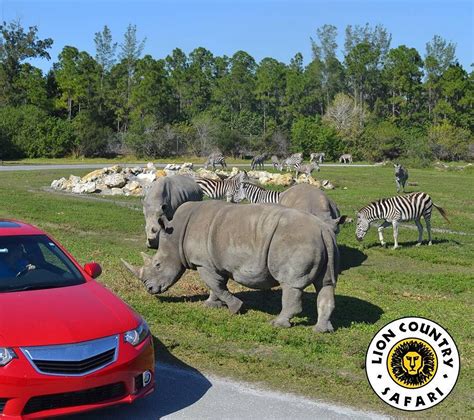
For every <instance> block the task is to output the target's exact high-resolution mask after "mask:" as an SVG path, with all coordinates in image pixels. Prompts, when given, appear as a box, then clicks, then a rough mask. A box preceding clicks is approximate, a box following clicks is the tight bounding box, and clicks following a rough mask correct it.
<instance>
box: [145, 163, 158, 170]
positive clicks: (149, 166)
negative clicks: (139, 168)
mask: <svg viewBox="0 0 474 420" xmlns="http://www.w3.org/2000/svg"><path fill="white" fill-rule="evenodd" d="M146 169H147V171H156V167H155V164H154V163H153V162H148V163H147V164H146Z"/></svg>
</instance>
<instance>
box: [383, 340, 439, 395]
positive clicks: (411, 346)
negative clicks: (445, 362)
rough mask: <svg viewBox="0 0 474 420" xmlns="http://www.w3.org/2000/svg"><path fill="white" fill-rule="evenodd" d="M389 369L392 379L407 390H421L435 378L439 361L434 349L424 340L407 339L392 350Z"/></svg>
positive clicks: (388, 363)
mask: <svg viewBox="0 0 474 420" xmlns="http://www.w3.org/2000/svg"><path fill="white" fill-rule="evenodd" d="M387 365H388V366H387V367H388V371H389V374H390V377H391V378H392V379H393V380H394V381H395V382H396V383H397V384H398V385H400V386H403V387H405V388H421V387H422V386H424V385H426V384H427V383H428V382H430V381H431V379H432V378H433V377H434V375H435V373H436V369H437V367H438V360H437V357H436V353H435V351H434V350H433V348H432V347H431V346H430V345H429V344H428V343H426V342H425V341H423V340H419V339H411V338H409V339H405V340H402V341H399V342H398V343H397V344H395V345H394V346H393V347H392V349H391V350H390V353H389V356H388V359H387Z"/></svg>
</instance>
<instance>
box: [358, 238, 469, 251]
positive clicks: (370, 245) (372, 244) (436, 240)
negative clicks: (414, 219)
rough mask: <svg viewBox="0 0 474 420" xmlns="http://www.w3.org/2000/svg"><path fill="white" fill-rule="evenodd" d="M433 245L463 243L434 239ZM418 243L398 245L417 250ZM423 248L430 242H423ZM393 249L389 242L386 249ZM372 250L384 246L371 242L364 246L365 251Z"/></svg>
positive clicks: (409, 242)
mask: <svg viewBox="0 0 474 420" xmlns="http://www.w3.org/2000/svg"><path fill="white" fill-rule="evenodd" d="M431 242H432V244H433V245H439V244H447V243H452V244H456V245H461V242H458V241H456V240H453V239H433V240H432V241H431ZM417 243H418V242H417V241H407V242H400V241H399V242H398V245H399V246H400V247H401V248H410V247H413V248H416V244H417ZM421 246H423V247H424V246H428V241H427V240H423V244H422V245H421ZM392 247H393V242H390V241H388V242H387V244H386V246H385V248H387V249H389V248H392ZM370 248H383V247H382V245H380V242H375V241H374V242H371V243H369V244H367V245H365V246H364V249H370Z"/></svg>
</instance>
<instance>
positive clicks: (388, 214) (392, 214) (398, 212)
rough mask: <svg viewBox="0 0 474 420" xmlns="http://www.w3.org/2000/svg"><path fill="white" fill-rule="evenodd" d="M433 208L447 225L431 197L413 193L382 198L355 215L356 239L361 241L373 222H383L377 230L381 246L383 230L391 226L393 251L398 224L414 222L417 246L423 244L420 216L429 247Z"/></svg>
mask: <svg viewBox="0 0 474 420" xmlns="http://www.w3.org/2000/svg"><path fill="white" fill-rule="evenodd" d="M433 206H434V207H436V209H437V210H438V211H439V212H440V213H441V216H443V217H444V219H446V221H447V222H448V223H449V219H448V218H447V216H446V212H445V211H444V210H443V209H442V208H441V207H439V206H437V205H436V204H434V203H433V201H432V200H431V197H430V196H429V195H428V194H426V193H424V192H415V193H411V194H407V195H397V196H395V197H390V198H382V199H381V200H378V201H374V202H373V203H370V204H369V205H367V206H365V207H363V208H362V209H360V210H359V212H358V213H357V227H356V238H357V240H358V241H362V239H363V238H364V236H365V234H366V233H367V231H368V230H369V227H370V224H371V223H372V222H373V221H374V220H383V222H382V224H381V225H380V226H379V228H378V234H379V240H380V243H381V245H382V246H385V245H386V243H385V242H384V240H383V233H382V231H383V229H384V228H386V227H388V226H390V223H391V224H392V226H393V239H394V246H393V249H396V248H398V225H399V223H400V222H405V221H409V220H414V221H415V224H416V227H417V228H418V243H417V244H416V246H419V245H421V244H422V242H423V226H422V224H421V222H420V218H421V216H423V218H424V219H425V222H426V230H427V231H428V245H431V244H432V242H431V221H430V220H431V212H432V210H433Z"/></svg>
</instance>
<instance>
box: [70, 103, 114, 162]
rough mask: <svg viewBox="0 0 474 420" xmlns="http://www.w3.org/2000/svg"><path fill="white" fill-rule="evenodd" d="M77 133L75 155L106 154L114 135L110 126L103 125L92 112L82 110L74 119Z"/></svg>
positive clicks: (73, 124) (74, 127) (74, 129)
mask: <svg viewBox="0 0 474 420" xmlns="http://www.w3.org/2000/svg"><path fill="white" fill-rule="evenodd" d="M71 125H72V128H73V131H74V135H75V141H74V145H73V154H74V155H75V156H85V157H91V156H104V155H105V154H106V151H107V146H108V144H109V140H110V138H111V137H112V136H113V133H112V130H111V129H110V128H109V127H104V126H101V125H100V124H99V123H98V122H97V121H96V120H95V118H94V116H93V115H92V114H90V113H89V112H87V111H82V112H80V113H79V114H77V115H76V116H75V117H74V119H73V120H72V123H71Z"/></svg>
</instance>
